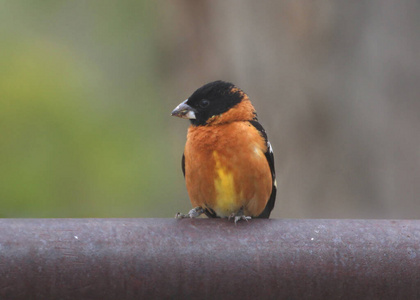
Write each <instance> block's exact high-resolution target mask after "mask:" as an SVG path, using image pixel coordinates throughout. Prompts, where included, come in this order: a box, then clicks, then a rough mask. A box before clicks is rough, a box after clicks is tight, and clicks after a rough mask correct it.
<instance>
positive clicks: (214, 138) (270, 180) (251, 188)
mask: <svg viewBox="0 0 420 300" xmlns="http://www.w3.org/2000/svg"><path fill="white" fill-rule="evenodd" d="M171 115H172V116H176V117H180V118H183V119H188V120H189V121H190V126H189V128H188V133H187V140H186V144H185V148H184V153H183V155H182V172H183V174H184V178H185V184H186V187H187V192H188V195H189V198H190V201H191V204H192V206H193V208H192V209H191V210H190V211H189V212H188V213H187V214H182V213H177V214H176V216H175V217H176V218H178V219H182V218H196V217H199V216H200V215H202V214H205V215H206V216H207V217H209V218H229V219H232V218H233V219H234V222H235V224H236V222H237V221H239V220H246V221H248V220H250V219H251V218H269V217H270V213H271V211H272V210H273V208H274V203H275V200H276V193H277V182H276V174H275V169H274V154H273V148H272V146H271V144H270V142H269V141H268V137H267V133H266V131H265V130H264V128H263V127H262V126H261V124H260V123H259V122H258V118H257V112H256V110H255V108H254V106H253V105H252V104H251V101H250V99H249V97H248V95H247V94H246V93H245V92H244V91H242V90H241V89H239V88H238V87H236V86H235V85H234V84H232V83H230V82H226V81H222V80H218V81H214V82H210V83H207V84H205V85H203V86H202V87H200V88H199V89H197V90H196V91H195V92H194V93H192V94H191V96H190V97H189V98H188V99H187V100H185V101H183V102H182V103H180V104H179V105H178V106H177V107H176V108H175V109H174V110H173V111H172V113H171Z"/></svg>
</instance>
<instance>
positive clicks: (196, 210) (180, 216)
mask: <svg viewBox="0 0 420 300" xmlns="http://www.w3.org/2000/svg"><path fill="white" fill-rule="evenodd" d="M203 213H204V209H203V208H202V207H201V206H197V207H194V208H193V209H191V210H190V211H189V212H188V214H181V213H177V214H176V215H175V219H183V218H198V217H199V216H201V214H203Z"/></svg>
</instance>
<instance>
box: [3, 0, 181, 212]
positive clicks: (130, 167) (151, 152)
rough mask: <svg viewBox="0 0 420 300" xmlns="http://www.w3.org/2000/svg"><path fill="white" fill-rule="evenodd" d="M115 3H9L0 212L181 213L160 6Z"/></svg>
mask: <svg viewBox="0 0 420 300" xmlns="http://www.w3.org/2000/svg"><path fill="white" fill-rule="evenodd" d="M42 3H43V4H42ZM89 3H90V2H89ZM117 3H119V2H112V1H104V2H99V1H98V2H96V4H97V5H92V4H87V3H86V4H84V5H82V4H78V5H77V4H69V3H67V4H66V3H65V2H62V3H59V2H56V1H48V2H39V3H38V4H37V5H40V6H37V7H35V5H34V4H33V3H32V4H31V3H29V2H28V3H24V2H14V3H13V2H10V3H8V4H5V3H3V4H2V6H3V8H2V12H1V13H0V18H3V17H4V18H3V19H2V20H3V21H0V22H2V26H1V27H2V29H1V31H0V38H1V40H2V49H1V52H0V108H1V109H0V139H1V143H0V170H1V172H0V216H1V217H124V216H132V217H146V216H151V215H150V213H151V211H153V212H154V215H153V216H157V217H159V216H160V217H162V216H172V214H174V213H175V210H173V209H170V208H167V210H165V209H163V210H161V211H160V210H156V208H155V206H154V205H156V204H162V206H163V207H166V206H165V204H164V203H160V202H159V201H160V200H159V199H161V198H162V197H168V195H167V194H166V193H169V192H166V191H170V190H171V188H173V187H174V185H175V184H178V185H179V184H181V182H182V181H180V180H178V181H177V182H173V181H174V178H173V176H176V175H179V174H168V172H165V169H167V168H168V166H171V167H173V166H174V164H176V166H177V167H178V164H177V163H178V162H173V157H171V155H168V153H167V152H168V151H169V149H168V147H167V146H165V144H166V143H167V142H168V141H167V140H168V138H169V133H167V130H166V128H165V127H164V126H163V124H164V122H163V121H162V119H166V118H169V112H168V111H167V110H168V108H166V107H164V106H163V105H162V103H161V101H159V98H160V96H159V93H160V92H159V88H160V86H159V85H158V84H156V82H158V80H157V77H156V72H155V71H154V70H155V68H156V57H155V55H154V49H153V45H154V41H153V32H152V28H153V22H154V17H153V16H154V10H153V8H152V7H151V8H150V7H149V8H148V7H147V6H146V5H145V3H146V2H134V1H133V2H121V3H119V4H117ZM72 5H73V6H72ZM179 179H181V178H179ZM162 182H165V189H164V190H163V189H162V188H163V185H162Z"/></svg>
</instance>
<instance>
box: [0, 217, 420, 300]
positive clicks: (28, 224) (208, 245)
mask: <svg viewBox="0 0 420 300" xmlns="http://www.w3.org/2000/svg"><path fill="white" fill-rule="evenodd" d="M194 298H200V299H420V221H414V220H295V219H281V220H271V219H270V220H251V221H249V222H245V221H241V222H239V223H238V224H237V225H236V226H235V224H233V222H229V221H228V220H225V219H195V220H192V219H184V220H175V219H1V220H0V299H7V300H9V299H117V300H119V299H194Z"/></svg>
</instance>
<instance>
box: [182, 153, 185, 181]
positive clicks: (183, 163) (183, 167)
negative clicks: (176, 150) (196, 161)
mask: <svg viewBox="0 0 420 300" xmlns="http://www.w3.org/2000/svg"><path fill="white" fill-rule="evenodd" d="M182 174H184V178H185V155H184V153H182Z"/></svg>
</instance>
